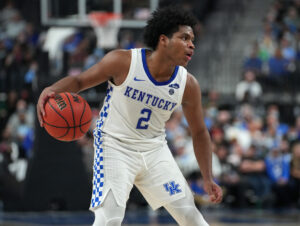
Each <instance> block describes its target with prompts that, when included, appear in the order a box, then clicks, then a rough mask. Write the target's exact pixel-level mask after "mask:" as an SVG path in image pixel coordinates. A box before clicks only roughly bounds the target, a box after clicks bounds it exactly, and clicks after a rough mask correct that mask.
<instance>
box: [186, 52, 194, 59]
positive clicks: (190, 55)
mask: <svg viewBox="0 0 300 226" xmlns="http://www.w3.org/2000/svg"><path fill="white" fill-rule="evenodd" d="M192 56H193V52H188V53H187V54H186V58H187V60H188V61H190V60H191V59H192Z"/></svg>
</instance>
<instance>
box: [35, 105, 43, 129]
mask: <svg viewBox="0 0 300 226" xmlns="http://www.w3.org/2000/svg"><path fill="white" fill-rule="evenodd" d="M36 111H37V116H38V120H39V123H40V126H41V127H43V119H42V114H41V110H40V107H39V104H37V106H36Z"/></svg>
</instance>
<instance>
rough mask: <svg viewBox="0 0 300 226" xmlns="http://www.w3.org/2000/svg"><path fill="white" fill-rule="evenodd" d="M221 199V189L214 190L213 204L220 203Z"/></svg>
mask: <svg viewBox="0 0 300 226" xmlns="http://www.w3.org/2000/svg"><path fill="white" fill-rule="evenodd" d="M222 199H223V193H222V189H216V191H215V203H220V202H221V201H222Z"/></svg>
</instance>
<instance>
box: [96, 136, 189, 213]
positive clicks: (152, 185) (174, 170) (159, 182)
mask: <svg viewBox="0 0 300 226" xmlns="http://www.w3.org/2000/svg"><path fill="white" fill-rule="evenodd" d="M94 135H95V134H94ZM94 146H95V153H94V155H95V156H94V177H93V193H92V200H91V206H90V209H91V210H93V209H96V208H97V207H99V206H101V204H102V203H103V202H104V199H105V197H106V195H107V194H108V192H109V191H110V190H112V192H113V195H114V197H115V198H116V201H117V203H118V205H119V206H122V207H124V208H125V207H126V202H127V200H128V198H129V193H130V191H131V189H132V187H133V184H135V185H136V187H137V188H138V189H139V190H140V192H141V193H142V194H143V196H144V197H145V199H146V200H147V202H148V203H149V204H150V206H151V207H152V208H153V209H154V210H155V209H157V208H159V207H161V206H164V205H165V204H167V203H170V202H173V201H175V200H178V199H181V198H183V197H185V195H186V192H190V191H186V189H188V186H186V180H185V178H184V176H183V175H182V173H181V171H180V169H179V168H178V166H177V164H176V162H175V160H174V158H173V156H172V154H171V152H170V150H169V148H168V146H167V144H163V145H162V146H161V148H159V149H155V150H151V151H147V152H140V151H139V150H136V149H134V147H132V146H128V147H126V145H124V144H123V143H120V141H118V140H116V139H114V138H111V137H109V136H107V135H105V136H101V135H100V136H99V133H98V135H96V136H95V141H94ZM125 147H126V148H125Z"/></svg>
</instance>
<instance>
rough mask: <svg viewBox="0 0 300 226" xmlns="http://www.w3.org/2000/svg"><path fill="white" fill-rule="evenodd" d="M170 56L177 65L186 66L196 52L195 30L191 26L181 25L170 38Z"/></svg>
mask: <svg viewBox="0 0 300 226" xmlns="http://www.w3.org/2000/svg"><path fill="white" fill-rule="evenodd" d="M169 40H170V42H169V45H168V52H169V56H170V57H171V58H172V60H173V61H174V62H175V63H176V65H181V66H186V65H187V64H188V62H189V61H190V60H191V59H192V56H193V54H194V49H195V46H194V43H193V42H194V32H193V29H192V28H191V27H190V26H179V30H178V31H177V32H175V33H174V34H173V36H172V37H171V38H170V39H169Z"/></svg>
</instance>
